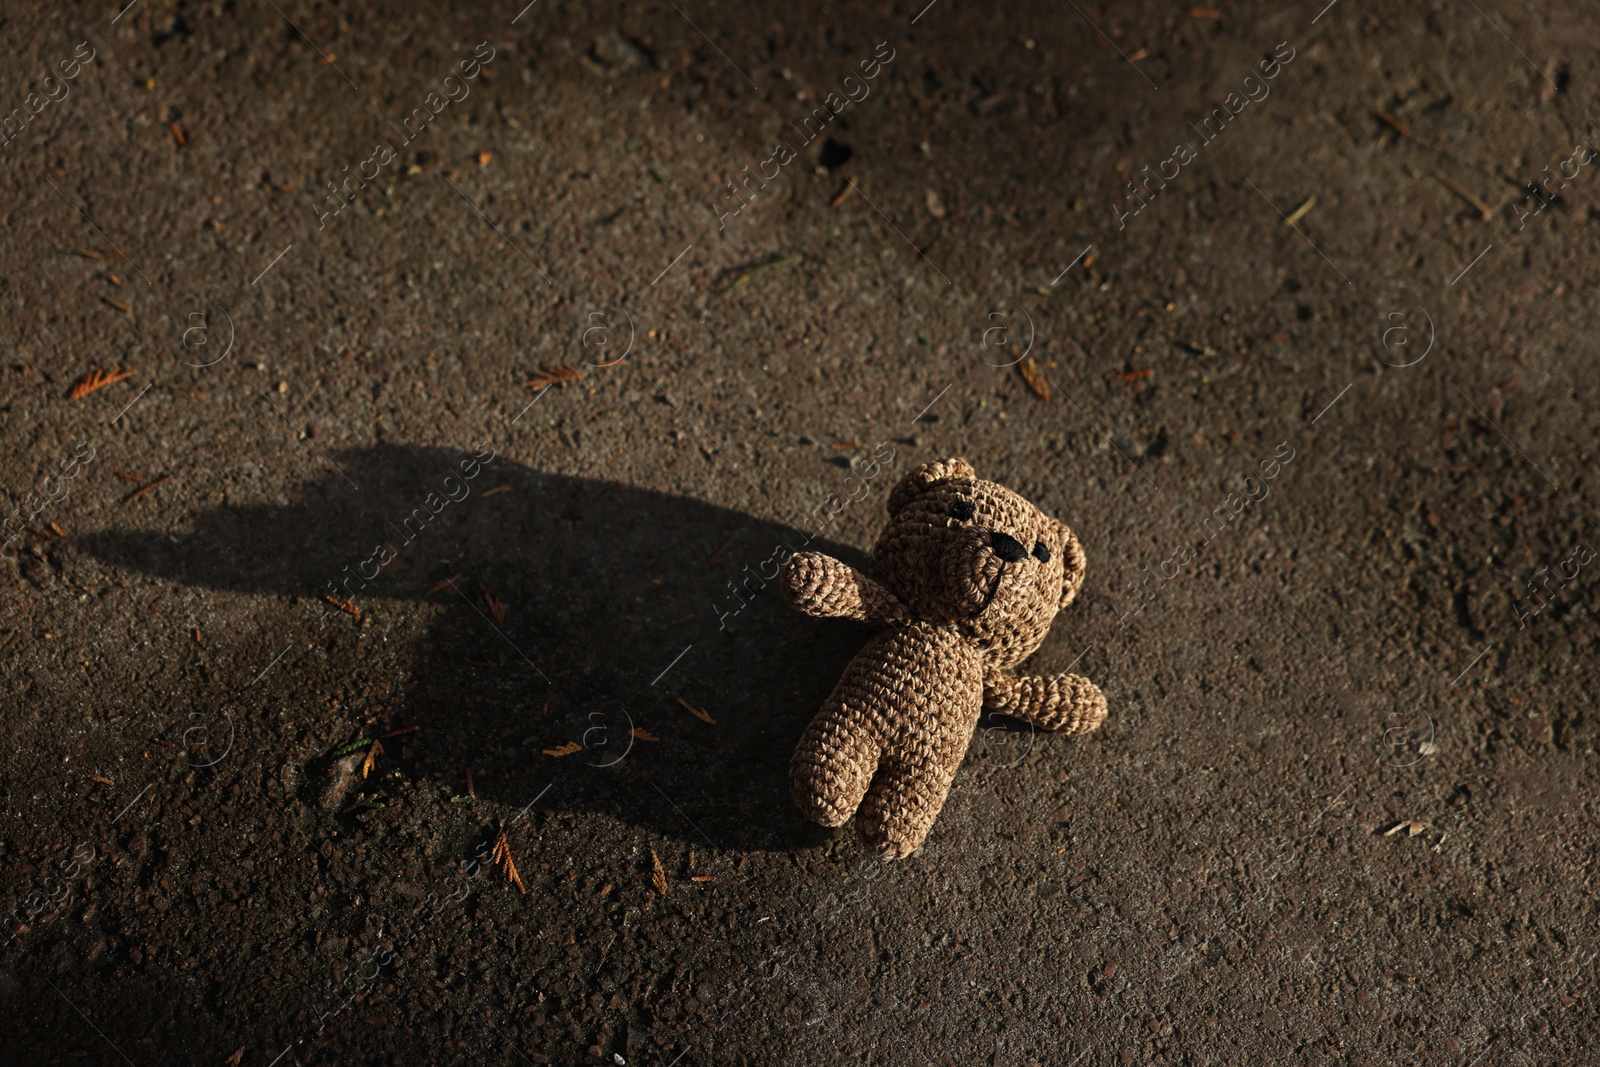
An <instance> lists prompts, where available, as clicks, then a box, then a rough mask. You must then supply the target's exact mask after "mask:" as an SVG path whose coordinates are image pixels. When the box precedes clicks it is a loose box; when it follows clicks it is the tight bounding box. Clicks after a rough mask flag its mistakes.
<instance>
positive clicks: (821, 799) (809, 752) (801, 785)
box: [789, 708, 879, 826]
mask: <svg viewBox="0 0 1600 1067" xmlns="http://www.w3.org/2000/svg"><path fill="white" fill-rule="evenodd" d="M828 710H833V711H835V714H831V715H830V714H827V711H828ZM837 710H838V709H836V708H835V709H825V710H824V713H823V714H820V715H818V716H817V717H816V718H815V719H813V720H812V721H811V725H809V726H807V727H806V730H805V733H803V734H801V735H800V743H799V744H798V745H796V746H795V750H794V758H793V759H791V760H790V761H789V792H790V793H791V794H792V795H793V797H794V802H795V806H796V807H798V808H799V809H800V814H802V815H804V816H805V817H806V818H807V819H809V820H811V821H812V822H814V823H820V824H822V825H823V826H843V825H844V824H845V823H847V822H849V821H850V816H852V815H854V814H855V812H856V808H858V807H860V805H861V798H862V797H863V796H865V795H866V793H867V787H868V786H869V785H871V784H872V772H873V771H875V770H877V768H878V751H879V750H878V743H877V741H875V740H874V739H873V737H872V734H871V732H870V731H869V730H867V729H866V728H864V727H863V726H862V724H860V723H853V722H850V721H849V719H848V717H847V716H844V715H840V714H837Z"/></svg>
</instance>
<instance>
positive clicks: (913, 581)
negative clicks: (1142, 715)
mask: <svg viewBox="0 0 1600 1067" xmlns="http://www.w3.org/2000/svg"><path fill="white" fill-rule="evenodd" d="M1084 565H1085V560H1084V555H1083V546H1081V545H1080V544H1079V543H1078V539H1077V537H1076V536H1074V534H1073V532H1072V531H1071V530H1070V529H1068V528H1067V526H1066V525H1065V524H1064V523H1061V522H1058V521H1057V520H1055V519H1052V518H1050V517H1049V516H1047V515H1045V514H1044V513H1043V512H1041V511H1040V510H1039V509H1038V508H1037V507H1035V506H1034V505H1033V504H1032V503H1030V502H1029V501H1027V500H1025V499H1024V498H1022V497H1021V496H1018V495H1017V494H1016V493H1014V492H1012V491H1011V490H1009V489H1007V488H1006V487H1005V486H1002V485H999V484H996V483H995V482H987V481H980V480H979V479H978V476H977V473H976V472H975V471H974V470H973V468H972V466H971V465H970V464H968V463H967V461H966V460H964V459H946V460H940V461H938V462H935V463H926V464H923V465H922V466H920V467H918V468H917V469H916V470H913V471H912V472H911V473H909V474H907V475H906V476H905V477H904V478H903V479H901V480H900V483H899V484H898V485H896V486H895V487H894V489H893V490H892V491H891V492H890V494H889V522H888V525H887V526H885V527H884V529H883V533H882V534H881V535H880V536H879V537H878V543H877V545H876V546H874V548H873V550H872V567H871V576H870V577H869V576H868V575H865V574H862V573H861V572H860V571H857V570H856V569H855V568H853V567H851V566H849V565H848V564H845V563H842V562H840V561H839V560H837V559H834V558H833V557H831V556H827V555H823V554H822V553H820V552H801V553H798V554H796V555H794V556H792V557H790V559H789V560H788V561H787V562H786V563H785V564H784V568H783V573H782V576H781V582H782V588H783V593H784V597H785V598H786V599H787V600H788V601H789V603H790V604H792V605H793V606H794V607H796V608H797V609H799V610H800V611H803V612H805V613H806V614H807V615H815V616H817V617H819V618H820V617H840V618H849V619H857V620H860V621H863V622H867V623H871V624H873V625H876V626H878V627H879V628H880V632H879V633H877V634H875V635H874V636H873V637H872V638H871V639H870V640H869V641H868V642H867V645H866V647H865V648H863V649H862V650H861V652H860V653H858V654H857V655H856V657H855V659H853V660H851V661H850V665H849V666H848V667H846V668H845V672H844V675H843V676H842V677H841V678H840V679H839V684H838V685H836V686H835V687H834V689H833V692H832V693H831V694H830V695H829V697H828V699H827V701H826V702H825V703H824V704H823V705H822V708H821V710H819V711H818V712H817V715H816V717H815V718H814V719H812V720H811V724H810V725H809V726H808V727H806V730H805V733H804V734H802V735H801V738H800V743H799V745H798V747H796V749H795V753H794V758H793V759H792V760H791V761H790V764H789V784H790V789H791V791H792V793H793V795H794V800H795V803H796V805H798V806H799V808H800V811H801V812H802V813H803V814H804V815H805V817H806V818H808V819H810V820H811V821H813V822H817V823H821V824H822V825H824V826H842V825H844V824H845V823H846V822H848V821H849V819H850V817H851V816H852V815H854V816H856V828H857V830H858V831H859V832H860V834H861V837H862V839H863V840H865V841H866V843H867V844H868V846H869V847H871V848H872V849H873V850H874V851H876V852H877V853H878V854H879V855H881V856H882V857H884V858H885V859H903V858H904V857H906V856H909V855H910V854H911V853H912V852H914V851H915V850H916V849H917V848H918V846H920V845H921V844H922V842H923V840H924V839H925V838H926V837H927V836H928V831H929V830H931V829H932V828H933V823H934V820H935V819H936V818H937V817H938V815H939V810H940V809H941V808H942V807H943V806H944V801H945V797H946V795H947V794H948V793H949V792H950V783H951V781H952V780H953V779H954V778H955V774H956V769H957V768H958V767H960V765H961V761H962V759H963V758H964V757H965V755H966V751H967V746H968V745H969V744H970V743H971V740H972V733H973V730H974V729H975V728H976V726H977V724H978V718H979V716H980V715H981V714H982V711H983V708H984V706H985V705H987V706H988V707H990V708H993V709H994V710H996V711H1000V712H1003V713H1004V714H1007V715H1011V716H1015V717H1016V718H1019V719H1023V720H1025V721H1027V722H1030V723H1033V724H1034V725H1035V726H1038V727H1040V728H1041V729H1045V730H1062V731H1064V732H1066V733H1068V734H1082V733H1088V732H1089V731H1091V730H1093V729H1095V728H1096V727H1097V726H1099V725H1100V723H1101V722H1102V721H1104V720H1105V717H1106V699H1105V696H1104V695H1103V694H1102V693H1101V692H1100V689H1099V687H1098V686H1096V685H1095V684H1094V683H1093V682H1091V681H1089V680H1088V679H1087V678H1083V677H1081V676H1079V675H1076V674H1058V675H1054V676H1052V677H1048V678H1046V677H1016V676H1014V675H1012V674H1010V673H1008V671H1009V669H1010V668H1012V667H1015V666H1016V665H1017V664H1018V663H1021V662H1022V661H1023V660H1024V659H1026V658H1027V657H1028V656H1030V655H1032V654H1033V652H1034V651H1035V650H1036V649H1037V648H1038V647H1039V645H1040V644H1041V643H1042V642H1043V641H1044V638H1045V634H1046V633H1047V632H1048V631H1049V629H1050V623H1051V621H1052V620H1053V619H1054V618H1055V616H1056V612H1058V611H1060V610H1061V609H1062V608H1064V607H1066V606H1067V605H1068V604H1069V603H1071V602H1072V599H1073V598H1074V597H1075V596H1077V595H1078V590H1079V589H1080V588H1082V586H1083V571H1084Z"/></svg>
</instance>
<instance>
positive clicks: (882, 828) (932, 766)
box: [856, 757, 961, 860]
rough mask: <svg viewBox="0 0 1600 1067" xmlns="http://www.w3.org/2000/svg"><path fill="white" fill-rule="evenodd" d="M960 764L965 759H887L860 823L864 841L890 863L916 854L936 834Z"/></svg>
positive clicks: (869, 793)
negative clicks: (933, 831)
mask: <svg viewBox="0 0 1600 1067" xmlns="http://www.w3.org/2000/svg"><path fill="white" fill-rule="evenodd" d="M960 764H961V760H960V758H959V757H958V758H956V759H955V760H954V761H943V762H941V761H937V760H934V759H923V760H920V761H916V762H912V761H910V760H907V759H905V758H903V757H901V758H891V759H888V760H885V761H884V763H883V765H882V766H881V767H880V768H879V769H878V774H877V776H876V777H875V778H873V780H872V788H871V789H869V790H868V791H867V798H866V800H864V801H863V802H862V804H861V814H860V816H859V817H858V818H857V820H856V826H857V828H858V829H859V830H860V831H861V837H862V839H863V840H865V841H866V842H867V844H868V845H870V846H871V847H872V849H873V851H875V852H877V853H878V855H880V856H882V857H883V858H884V859H891V860H899V859H905V858H906V857H907V856H909V855H911V853H913V852H915V851H916V850H917V847H918V846H919V845H921V844H922V841H923V838H925V837H927V836H928V831H929V830H931V829H933V821H934V819H936V818H938V816H939V809H940V808H942V807H944V798H945V797H946V795H948V794H949V792H950V783H951V782H952V781H954V780H955V776H956V768H957V767H959V766H960Z"/></svg>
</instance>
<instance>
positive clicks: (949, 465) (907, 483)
mask: <svg viewBox="0 0 1600 1067" xmlns="http://www.w3.org/2000/svg"><path fill="white" fill-rule="evenodd" d="M977 480H978V472H977V471H975V470H973V469H972V464H970V463H968V462H967V461H966V460H964V459H941V460H936V461H935V462H933V463H924V464H923V465H922V466H920V467H918V468H917V469H916V470H914V471H912V472H911V473H910V474H907V475H906V476H905V477H904V478H901V479H900V483H899V484H898V485H896V486H895V487H894V488H893V489H891V490H890V491H889V514H890V515H893V514H895V513H896V512H898V511H899V510H900V509H901V508H903V507H905V506H906V505H907V504H909V503H911V501H913V500H915V499H916V498H917V497H918V496H920V495H922V494H923V493H925V492H927V491H928V490H929V489H932V488H933V487H934V486H936V485H939V484H940V483H942V482H968V483H971V482H975V481H977Z"/></svg>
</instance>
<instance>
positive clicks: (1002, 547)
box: [989, 530, 1028, 563]
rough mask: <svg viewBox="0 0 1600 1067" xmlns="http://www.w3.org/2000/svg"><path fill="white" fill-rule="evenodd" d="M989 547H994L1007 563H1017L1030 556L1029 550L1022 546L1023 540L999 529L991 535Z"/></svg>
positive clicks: (995, 551) (996, 553)
mask: <svg viewBox="0 0 1600 1067" xmlns="http://www.w3.org/2000/svg"><path fill="white" fill-rule="evenodd" d="M989 547H990V548H992V549H994V554H995V555H997V556H999V557H1000V558H1001V559H1003V560H1005V561H1006V562H1007V563H1016V562H1018V561H1020V560H1023V559H1026V558H1027V557H1028V550H1027V549H1026V548H1023V547H1022V542H1021V541H1018V540H1017V539H1016V538H1015V537H1012V536H1011V535H1010V534H1004V533H1001V532H1000V531H999V530H996V531H994V532H993V533H991V534H990V535H989Z"/></svg>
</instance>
